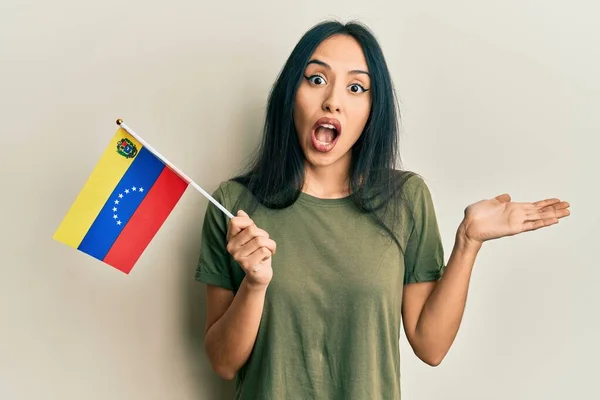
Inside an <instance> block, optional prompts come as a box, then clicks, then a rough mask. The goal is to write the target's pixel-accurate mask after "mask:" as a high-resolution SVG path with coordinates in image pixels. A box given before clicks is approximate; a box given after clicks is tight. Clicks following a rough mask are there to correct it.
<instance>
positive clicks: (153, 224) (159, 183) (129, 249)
mask: <svg viewBox="0 0 600 400" xmlns="http://www.w3.org/2000/svg"><path fill="white" fill-rule="evenodd" d="M187 186H188V183H187V182H186V181H184V180H183V179H182V178H181V177H179V175H177V174H175V173H174V172H173V171H172V170H171V169H170V168H168V167H165V168H164V169H163V171H162V172H161V174H160V175H159V177H158V178H157V179H156V182H155V183H154V185H153V186H152V188H151V189H150V191H149V192H148V194H147V195H146V197H145V198H144V200H143V201H142V202H141V203H140V205H139V207H138V208H137V210H136V211H135V213H133V215H132V216H131V219H130V220H129V222H128V223H127V225H126V226H125V227H124V228H123V231H122V232H121V234H120V235H119V237H118V238H117V240H115V243H114V244H113V245H112V247H111V249H110V250H109V251H108V253H107V254H106V257H104V260H103V261H104V262H105V263H107V264H109V265H111V266H113V267H115V268H117V269H119V270H121V271H123V272H125V273H126V274H128V273H129V272H130V271H131V269H132V268H133V266H134V264H135V263H136V262H137V260H138V259H139V258H140V256H141V255H142V253H143V252H144V250H145V249H146V247H147V246H148V244H149V243H150V241H151V240H152V238H153V237H154V235H156V232H158V230H159V229H160V227H161V226H162V224H163V223H164V222H165V220H166V219H167V217H168V216H169V214H170V213H171V211H172V210H173V208H175V205H177V202H178V201H179V199H180V198H181V196H182V195H183V192H185V189H186V188H187Z"/></svg>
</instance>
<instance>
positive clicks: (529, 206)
mask: <svg viewBox="0 0 600 400" xmlns="http://www.w3.org/2000/svg"><path fill="white" fill-rule="evenodd" d="M569 207H570V205H569V203H567V202H566V201H561V200H560V199H557V198H550V199H545V200H540V201H536V202H534V203H516V202H511V197H510V195H508V194H506V193H505V194H501V195H499V196H496V197H495V198H493V199H486V200H481V201H478V202H477V203H474V204H471V205H469V206H468V207H467V208H466V209H465V219H464V226H465V234H466V235H467V237H468V239H470V240H473V241H477V242H484V241H487V240H492V239H498V238H501V237H504V236H513V235H516V234H519V233H522V232H528V231H533V230H537V229H539V228H543V227H547V226H551V225H554V224H556V223H558V221H559V219H561V218H564V217H566V216H568V215H570V211H569Z"/></svg>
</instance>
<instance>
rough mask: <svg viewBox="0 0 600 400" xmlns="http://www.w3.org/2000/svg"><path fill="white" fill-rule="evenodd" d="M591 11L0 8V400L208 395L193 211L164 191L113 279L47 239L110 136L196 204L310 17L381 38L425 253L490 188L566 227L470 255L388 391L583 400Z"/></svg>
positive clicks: (253, 131)
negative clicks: (544, 209) (131, 143)
mask: <svg viewBox="0 0 600 400" xmlns="http://www.w3.org/2000/svg"><path fill="white" fill-rule="evenodd" d="M599 11H600V7H599V6H598V5H597V3H596V2H592V1H591V0H590V1H582V0H573V1H569V2H561V1H555V0H553V1H549V0H546V1H543V0H538V1H524V0H505V1H502V2H500V1H476V0H462V1H453V2H446V1H441V0H438V1H428V2H416V1H414V2H410V1H394V2H392V1H377V0H371V1H367V2H365V1H357V0H344V1H341V0H332V1H329V2H321V1H314V0H305V1H299V2H293V3H288V2H277V1H266V0H258V1H252V2H241V1H240V2H238V3H237V4H232V3H231V2H206V1H191V0H174V1H169V2H148V1H140V0H137V1H129V2H125V1H114V0H105V1H97V2H82V1H74V0H71V1H69V0H55V1H53V2H43V1H39V0H38V1H35V0H30V1H26V0H19V1H17V0H12V1H8V0H4V1H2V3H1V4H0V116H1V119H0V122H1V125H0V132H1V139H0V149H1V151H2V157H1V158H0V160H1V161H0V162H1V165H2V168H1V169H0V173H1V174H2V175H1V178H2V195H1V196H0V210H1V215H2V225H1V226H2V229H0V246H1V252H0V257H1V258H0V268H1V272H2V275H1V279H0V296H1V300H2V301H1V302H0V317H1V329H0V398H1V399H7V400H8V399H11V400H12V399H15V400H16V399H19V400H33V399H35V400H41V399H60V400H79V399H89V400H97V399H98V400H99V399H102V400H104V399H132V400H133V399H144V400H150V399H176V400H179V399H181V400H184V399H185V400H187V399H229V398H232V393H233V391H232V388H233V382H226V381H223V380H221V379H220V378H218V376H217V375H216V374H215V373H214V372H212V370H211V368H210V366H209V363H208V361H207V357H206V355H205V354H204V352H203V348H202V343H203V338H204V333H203V332H204V323H205V309H204V307H205V302H204V299H205V298H204V287H203V285H202V284H200V283H197V282H195V281H194V280H193V271H194V268H195V266H196V261H197V258H198V251H199V240H200V231H201V224H202V220H203V215H204V211H205V208H206V206H207V204H208V201H207V200H206V199H205V198H204V197H203V196H202V195H200V194H199V193H197V192H195V191H194V190H193V189H192V188H190V189H188V191H187V192H186V193H185V194H184V196H183V198H182V200H181V202H180V203H179V205H178V206H177V207H176V209H175V210H174V211H173V213H172V214H171V216H170V217H169V219H168V220H167V221H166V223H165V224H164V225H163V227H162V229H161V230H160V231H159V233H158V234H157V235H156V237H155V238H154V240H153V241H152V243H151V244H150V246H149V247H148V248H147V250H146V252H145V253H144V254H143V256H142V257H141V259H140V260H139V262H138V264H137V265H136V266H135V268H134V269H133V271H132V272H131V274H130V275H125V274H123V273H121V272H119V271H117V270H115V269H113V268H111V267H109V266H107V265H105V264H102V263H101V262H99V261H97V260H95V259H92V258H91V257H89V256H87V255H85V254H83V253H80V252H78V251H76V250H73V249H71V248H69V247H67V246H65V245H63V244H61V243H58V242H55V241H53V239H52V235H53V233H54V231H55V230H56V228H57V227H58V225H59V224H60V222H61V220H62V218H63V217H64V215H65V213H66V212H67V211H68V209H69V207H70V206H71V203H72V202H73V200H74V199H75V197H76V196H77V194H78V193H79V191H80V190H81V189H82V186H83V184H84V183H85V181H86V179H87V178H88V176H89V174H90V172H91V171H92V170H93V168H94V166H95V164H96V162H97V161H98V159H99V156H100V154H101V153H102V151H103V150H104V148H105V147H106V146H107V145H108V143H109V139H110V138H111V137H112V135H113V134H114V132H115V130H116V128H117V126H116V125H115V119H116V118H123V119H124V120H125V122H126V123H127V124H128V125H129V126H130V127H131V128H132V129H134V130H135V131H136V132H137V133H138V134H140V135H141V136H142V137H143V138H144V139H145V140H147V141H148V142H149V143H151V144H152V146H153V147H155V148H156V149H158V150H159V151H160V152H161V153H162V154H163V155H164V156H166V157H167V158H169V160H170V161H172V162H173V163H174V164H175V165H176V166H178V167H179V168H180V169H182V170H183V171H184V172H186V173H187V174H188V175H190V176H191V177H192V178H193V179H194V180H195V181H196V182H197V183H199V184H200V185H201V186H202V187H203V188H205V189H206V190H208V191H212V190H214V188H216V186H217V184H218V183H219V182H221V181H222V180H225V179H227V178H229V177H230V176H231V175H232V174H234V173H235V172H237V171H238V170H239V168H241V167H242V166H243V165H244V162H245V159H246V158H247V157H248V156H249V155H250V154H251V152H252V150H253V148H254V146H255V145H256V144H257V142H258V140H259V135H260V129H261V124H262V118H263V115H264V109H265V104H266V98H267V95H268V92H269V89H270V87H271V85H272V83H273V82H274V80H275V78H276V76H277V73H278V71H279V70H280V68H281V67H282V65H283V64H284V62H285V60H286V58H287V56H288V55H289V53H290V52H291V50H292V48H293V46H294V45H295V44H296V42H297V40H298V39H299V38H300V36H301V35H302V34H303V33H304V32H305V31H306V30H307V29H308V28H309V27H310V26H312V25H313V24H314V23H316V22H319V21H321V20H323V19H325V18H328V17H336V18H339V19H342V20H349V19H355V18H356V19H359V20H361V21H363V22H365V23H367V24H368V25H369V26H370V27H371V28H372V29H373V31H374V32H375V34H376V35H377V37H378V38H379V39H380V41H381V44H382V46H383V48H384V51H385V54H386V57H387V60H388V62H389V67H390V69H391V72H392V75H393V79H394V81H395V83H396V86H397V90H398V94H399V96H400V102H401V104H400V106H401V112H402V137H401V143H402V156H403V161H404V167H405V168H406V169H412V170H415V171H417V172H419V173H421V174H422V175H423V176H424V177H425V178H426V181H427V183H428V184H429V186H430V188H431V190H432V193H433V196H434V201H435V204H436V209H437V212H438V217H439V223H440V229H441V231H442V235H443V238H444V245H445V247H446V255H447V256H448V254H449V253H450V251H451V249H452V245H453V239H454V233H455V230H456V228H457V227H458V224H459V223H460V221H461V219H462V216H463V214H462V213H463V210H464V208H465V207H466V206H467V205H468V204H471V203H473V202H476V201H478V200H480V199H483V198H490V197H493V196H496V195H497V194H500V193H503V192H508V193H510V194H511V195H512V196H513V200H514V201H535V200H539V199H542V198H546V197H555V196H557V197H560V198H562V199H564V200H567V201H569V202H570V203H571V206H572V215H571V216H570V217H569V218H568V219H566V220H564V221H561V223H560V224H558V225H557V226H554V227H552V228H550V229H547V230H541V231H537V232H534V233H528V234H524V235H518V236H516V237H511V238H504V239H501V240H497V241H494V242H489V243H486V244H485V245H484V248H483V250H482V251H481V253H480V255H479V257H478V259H477V262H476V266H475V270H474V274H473V278H472V283H471V288H470V293H469V298H468V304H467V309H466V312H465V316H464V320H463V323H462V326H461V330H460V332H459V335H458V337H457V338H456V341H455V344H454V346H453V348H452V349H451V351H450V353H449V354H448V356H447V358H446V359H445V360H444V362H443V363H442V365H440V366H439V367H437V368H431V367H428V366H426V365H425V364H423V363H422V362H420V361H419V360H418V359H417V358H416V357H415V356H414V355H413V354H412V352H411V351H410V348H409V347H408V345H407V342H406V340H405V338H404V336H403V337H402V338H401V354H402V355H401V357H402V386H403V394H404V396H403V397H404V398H406V399H411V400H424V399H447V400H452V399H456V400H458V399H461V400H464V399H478V400H479V399H490V400H492V399H498V400H500V399H515V400H516V399H527V400H534V399H540V400H541V399H544V400H549V399H560V400H564V399H592V398H600V395H599V390H598V386H597V383H596V382H597V373H598V366H597V359H598V356H599V345H598V338H599V336H600V324H599V321H598V316H599V311H598V306H599V305H600V302H599V296H598V287H599V283H600V282H599V281H600V279H599V278H600V272H599V270H598V256H597V253H596V251H598V243H599V239H600V233H599V228H600V226H599V217H598V214H599V213H598V199H599V198H600V190H599V189H598V183H599V179H598V175H599V173H600V166H599V162H598V158H597V154H598V148H599V145H600V140H599V139H598V126H600V113H599V112H598V111H597V106H598V104H600V103H599V100H600V96H599V92H600V90H599V89H600V78H599V75H598V71H599V70H600V47H599V46H598V40H599V38H600V28H598V25H597V15H598V14H599Z"/></svg>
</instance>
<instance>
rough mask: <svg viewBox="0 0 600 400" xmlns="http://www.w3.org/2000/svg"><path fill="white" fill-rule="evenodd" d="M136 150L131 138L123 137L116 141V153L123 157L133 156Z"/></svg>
mask: <svg viewBox="0 0 600 400" xmlns="http://www.w3.org/2000/svg"><path fill="white" fill-rule="evenodd" d="M137 152H138V150H137V147H136V146H135V143H133V142H132V141H131V140H129V139H127V138H123V139H121V140H119V141H118V142H117V153H119V154H120V155H122V156H123V157H125V158H133V157H135V156H136V154H137Z"/></svg>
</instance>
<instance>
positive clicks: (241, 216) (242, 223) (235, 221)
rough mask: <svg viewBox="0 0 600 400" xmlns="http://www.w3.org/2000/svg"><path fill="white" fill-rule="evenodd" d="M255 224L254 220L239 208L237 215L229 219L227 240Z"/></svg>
mask: <svg viewBox="0 0 600 400" xmlns="http://www.w3.org/2000/svg"><path fill="white" fill-rule="evenodd" d="M253 224H254V221H252V219H250V217H248V214H246V213H245V212H244V211H242V210H239V211H238V212H237V216H235V217H233V218H231V219H230V220H229V227H228V228H227V241H230V240H231V239H232V238H234V237H235V236H236V235H237V234H238V233H240V232H241V231H242V230H244V229H246V228H247V227H249V226H251V225H253Z"/></svg>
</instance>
